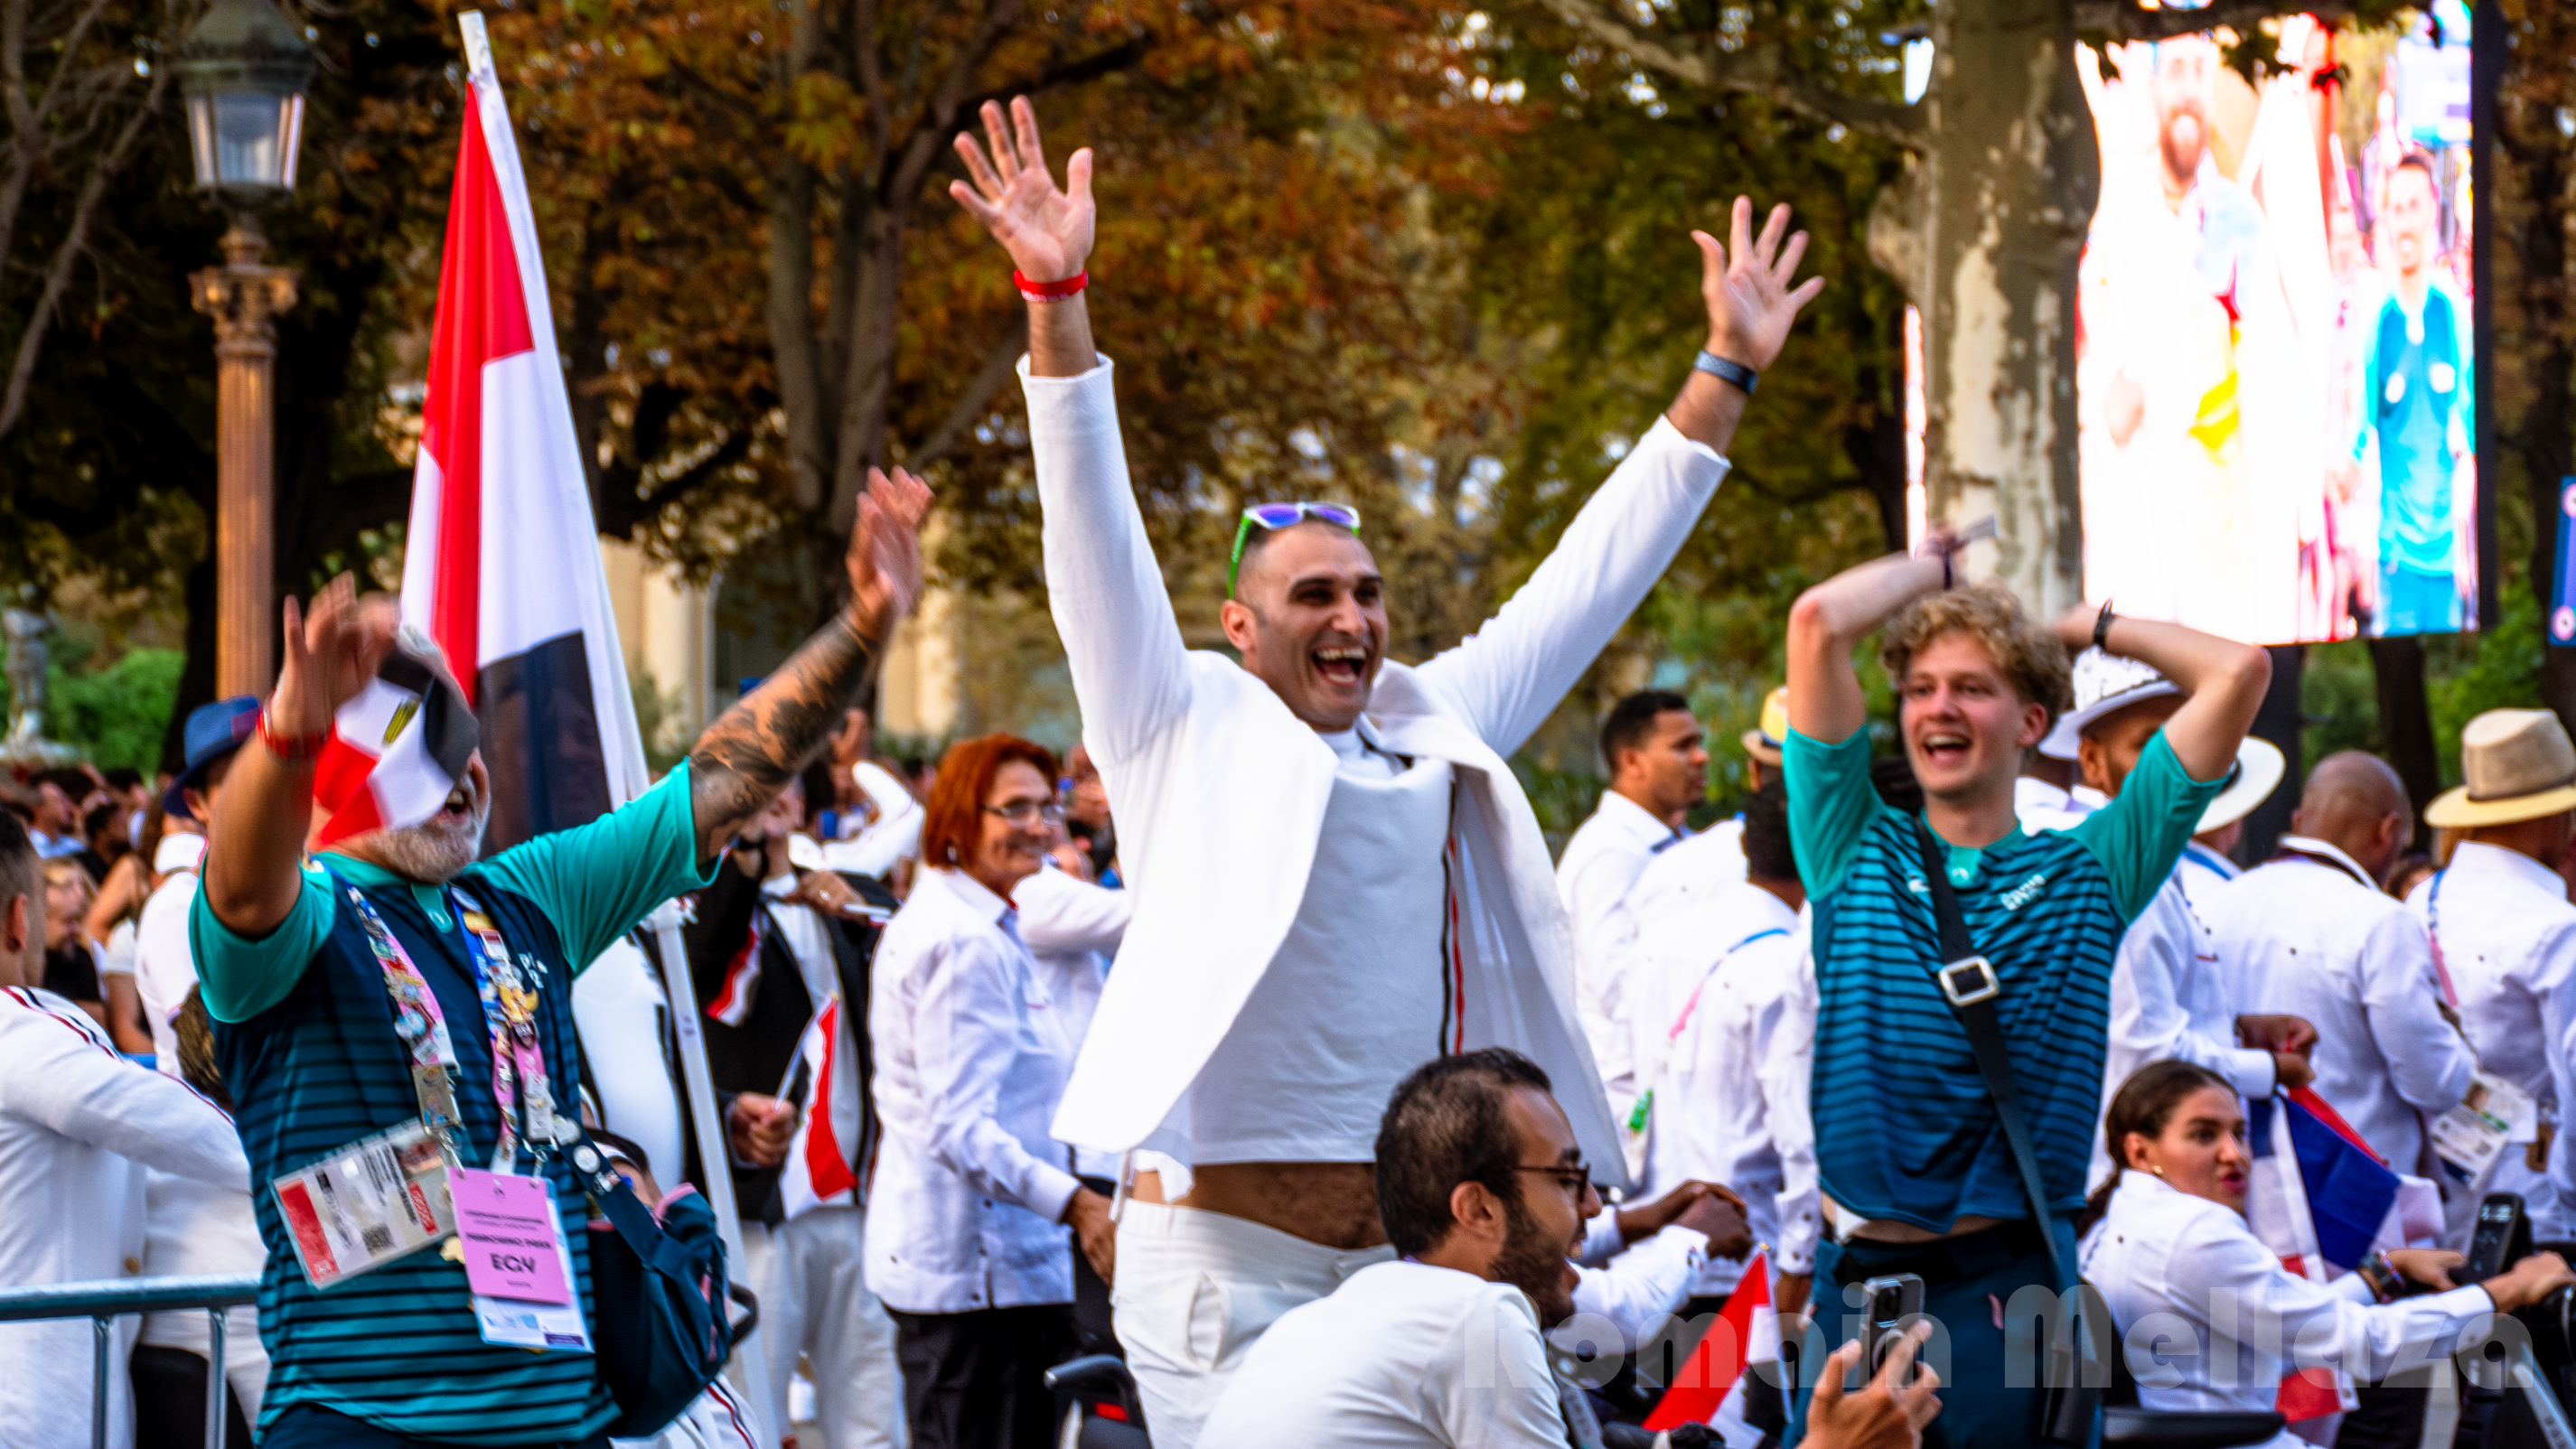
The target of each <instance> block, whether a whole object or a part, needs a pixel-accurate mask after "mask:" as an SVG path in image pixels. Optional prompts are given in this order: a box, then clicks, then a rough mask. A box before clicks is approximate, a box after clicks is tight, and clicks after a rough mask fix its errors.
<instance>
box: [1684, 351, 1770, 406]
mask: <svg viewBox="0 0 2576 1449" xmlns="http://www.w3.org/2000/svg"><path fill="white" fill-rule="evenodd" d="M1691 366H1693V367H1695V368H1698V369H1699V370H1700V371H1702V372H1705V373H1707V374H1708V375H1709V376H1711V377H1714V378H1717V379H1720V380H1721V381H1725V382H1731V383H1734V384H1735V385H1736V386H1737V387H1740V388H1742V389H1744V395H1745V396H1746V397H1751V396H1753V386H1754V384H1756V383H1758V382H1760V381H1761V380H1762V374H1760V373H1758V372H1755V371H1754V370H1753V369H1752V368H1749V367H1747V366H1745V365H1744V364H1743V363H1741V362H1733V361H1730V360H1728V359H1726V358H1723V357H1720V356H1718V355H1717V354H1716V353H1714V352H1708V351H1702V352H1701V353H1700V355H1699V356H1698V358H1696V359H1695V360H1694V361H1692V363H1691Z"/></svg>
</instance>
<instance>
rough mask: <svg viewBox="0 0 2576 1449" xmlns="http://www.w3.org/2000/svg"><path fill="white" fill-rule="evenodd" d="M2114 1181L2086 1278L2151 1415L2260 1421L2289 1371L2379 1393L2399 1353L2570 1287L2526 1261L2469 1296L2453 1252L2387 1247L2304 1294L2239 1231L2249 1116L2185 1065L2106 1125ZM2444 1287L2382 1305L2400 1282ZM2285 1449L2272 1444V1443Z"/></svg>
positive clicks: (2155, 1073) (2098, 1203)
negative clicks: (2327, 1373)
mask: <svg viewBox="0 0 2576 1449" xmlns="http://www.w3.org/2000/svg"><path fill="white" fill-rule="evenodd" d="M2103 1132H2104V1135H2105V1138H2106V1139H2107V1142H2108V1144H2109V1147H2110V1150H2111V1158H2112V1160H2113V1161H2114V1162H2116V1163H2118V1164H2120V1166H2121V1168H2122V1171H2121V1172H2120V1173H2119V1175H2118V1176H2117V1177H2115V1178H2114V1179H2113V1180H2112V1181H2111V1182H2110V1183H2108V1184H2106V1185H2105V1186H2104V1187H2103V1189H2102V1190H2101V1191H2100V1192H2097V1193H2096V1194H2095V1195H2094V1199H2093V1210H2094V1211H2096V1212H2099V1213H2100V1215H2101V1221H2100V1222H2099V1223H2098V1224H2097V1225H2096V1226H2095V1227H2094V1228H2093V1229H2092V1231H2091V1232H2089V1233H2088V1234H2087V1235H2086V1236H2085V1238H2084V1248H2083V1264H2084V1266H2083V1274H2084V1278H2085V1280H2086V1281H2087V1282H2089V1283H2091V1284H2092V1285H2093V1286H2095V1287H2096V1288H2099V1289H2100V1290H2101V1291H2102V1296H2103V1299H2104V1300H2105V1301H2106V1302H2107V1303H2108V1305H2109V1306H2110V1309H2111V1317H2112V1319H2113V1321H2114V1322H2116V1323H2117V1324H2118V1325H2119V1328H2120V1340H2121V1348H2122V1351H2123V1352H2125V1353H2126V1354H2127V1355H2128V1358H2129V1367H2130V1370H2131V1371H2132V1372H2134V1373H2135V1374H2136V1375H2137V1377H2138V1399H2139V1402H2140V1404H2141V1405H2142V1406H2144V1407H2146V1408H2149V1409H2192V1410H2219V1409H2236V1410H2256V1411H2268V1410H2270V1409H2271V1408H2272V1407H2273V1400H2274V1398H2275V1397H2276V1396H2277V1395H2278V1392H2279V1389H2280V1384H2281V1379H2282V1376H2283V1375H2285V1374H2287V1373H2289V1372H2290V1371H2291V1370H2292V1369H2294V1368H2310V1367H2326V1368H2333V1369H2340V1370H2342V1371H2343V1372H2345V1373H2348V1374H2351V1375H2352V1376H2353V1377H2355V1378H2358V1379H2364V1380H2376V1379H2380V1378H2383V1377H2385V1376H2386V1375H2387V1374H2388V1373H2390V1372H2391V1371H2392V1370H2393V1369H2394V1368H2396V1367H2398V1366H2399V1365H2398V1364H2397V1362H2396V1360H2397V1359H2398V1357H2399V1351H2400V1350H2401V1349H2403V1348H2405V1347H2406V1346H2407V1345H2410V1344H2415V1345H2422V1344H2426V1343H2430V1344H2431V1345H2433V1347H2432V1350H2431V1351H2432V1352H2434V1353H2443V1354H2447V1353H2449V1352H2451V1351H2452V1350H2453V1349H2454V1348H2455V1347H2457V1345H2458V1341H2459V1337H2460V1333H2461V1331H2462V1330H2463V1329H2467V1328H2469V1327H2470V1326H2471V1325H2472V1324H2474V1323H2475V1322H2476V1321H2477V1320H2479V1319H2481V1318H2484V1317H2486V1316H2487V1315H2488V1314H2490V1313H2495V1312H2511V1311H2512V1310H2514V1309H2516V1308H2519V1307H2521V1306H2522V1305H2524V1304H2526V1303H2531V1302H2534V1301H2536V1300H2538V1299H2540V1298H2542V1297H2543V1296H2545V1295H2547V1294H2548V1293H2549V1292H2550V1290H2552V1289H2555V1288H2558V1287H2562V1286H2564V1285H2567V1284H2570V1283H2576V1274H2570V1273H2569V1272H2568V1270H2567V1265H2566V1264H2565V1263H2564V1262H2562V1261H2560V1260H2559V1257H2558V1255H2557V1254H2555V1253H2535V1254H2533V1255H2531V1256H2530V1257H2528V1258H2525V1259H2523V1260H2522V1261H2521V1262H2519V1263H2516V1264H2514V1265H2513V1267H2512V1268H2510V1269H2509V1270H2507V1271H2505V1272H2503V1273H2500V1274H2498V1275H2496V1276H2495V1277H2493V1278H2490V1279H2488V1280H2487V1281H2486V1282H2484V1283H2482V1284H2479V1285H2478V1286H2476V1287H2471V1288H2454V1287H2452V1286H2451V1279H2450V1271H2449V1270H2450V1269H2452V1268H2453V1267H2456V1266H2458V1264H2459V1262H2460V1255H2459V1254H2457V1253H2450V1252H2442V1251H2437V1250H2431V1249H2410V1248H2400V1249H2394V1250H2391V1251H2390V1252H2388V1253H2386V1254H2384V1255H2374V1256H2373V1258H2372V1261H2371V1262H2369V1263H2367V1264H2364V1265H2363V1267H2362V1270H2361V1271H2360V1272H2356V1273H2351V1274H2347V1275H2345V1276H2344V1277H2342V1278H2339V1279H2336V1280H2335V1281H2334V1282H2331V1283H2324V1284H2319V1283H2313V1282H2310V1281H2309V1280H2308V1279H2306V1278H2302V1277H2300V1276H2298V1275H2297V1274H2294V1273H2292V1272H2290V1271H2289V1270H2288V1269H2287V1268H2284V1267H2282V1266H2281V1260H2280V1258H2279V1257H2278V1256H2277V1255H2275V1254H2274V1253H2273V1252H2272V1250H2271V1249H2269V1248H2266V1247H2265V1246H2263V1244H2262V1242H2261V1240H2259V1239H2257V1238H2256V1237H2255V1236H2254V1233H2253V1230H2252V1229H2251V1228H2249V1227H2247V1226H2246V1223H2245V1180H2246V1174H2247V1171H2248V1169H2249V1168H2250V1166H2251V1158H2250V1156H2249V1154H2248V1152H2247V1150H2246V1146H2245V1113H2244V1109H2243V1107H2242V1106H2241V1105H2240V1104H2239V1101H2238V1098H2237V1095H2236V1089H2235V1087H2233V1086H2232V1085H2230V1084H2229V1083H2228V1082H2227V1081H2226V1080H2225V1079H2224V1078H2222V1077H2220V1076H2218V1075H2217V1074H2216V1073H2214V1072H2211V1071H2209V1070H2207V1069H2206V1068H2203V1067H2197V1066H2193V1065H2192V1064H2190V1063H2188V1062H2179V1061H2162V1062H2153V1063H2150V1064H2148V1065H2147V1066H2144V1067H2141V1068H2139V1069H2138V1071H2137V1072H2136V1073H2135V1074H2133V1075H2132V1076H2131V1077H2130V1078H2129V1080H2128V1081H2127V1082H2126V1083H2124V1084H2122V1086H2121V1088H2120V1090H2119V1093H2118V1094H2117V1095H2116V1096H2114V1097H2113V1098H2112V1099H2111V1109H2110V1112H2109V1113H2108V1114H2107V1116H2106V1119H2105V1121H2104V1123H2103ZM2401 1278H2402V1279H2406V1280H2411V1281H2412V1282H2415V1283H2420V1284H2423V1285H2426V1286H2428V1287H2431V1288H2435V1289H2439V1290H2442V1291H2440V1292H2436V1293H2432V1294H2428V1295H2425V1296H2421V1297H2410V1298H2397V1299H2394V1300H2393V1301H2383V1300H2385V1299H2386V1298H2387V1295H2388V1294H2389V1293H2390V1292H2392V1291H2394V1290H2396V1289H2398V1287H2399V1286H2400V1285H2399V1280H2400V1279H2401ZM2272 1442H2273V1443H2274V1444H2275V1445H2277V1446H2295V1445H2297V1444H2298V1443H2299V1441H2298V1440H2297V1439H2296V1438H2295V1437H2293V1436H2292V1435H2290V1434H2288V1433H2287V1432H2284V1433H2283V1434H2281V1435H2280V1436H2279V1437H2278V1438H2277V1439H2275V1440H2274V1441H2272Z"/></svg>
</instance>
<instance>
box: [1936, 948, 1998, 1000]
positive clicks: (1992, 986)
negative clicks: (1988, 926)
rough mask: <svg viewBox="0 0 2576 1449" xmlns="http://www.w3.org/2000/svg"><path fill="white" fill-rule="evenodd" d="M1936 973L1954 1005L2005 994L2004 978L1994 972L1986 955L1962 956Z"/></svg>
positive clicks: (1942, 987) (1992, 998) (1937, 978)
mask: <svg viewBox="0 0 2576 1449" xmlns="http://www.w3.org/2000/svg"><path fill="white" fill-rule="evenodd" d="M1933 975H1934V978H1935V979H1936V980H1938V981H1939V982H1940V983H1941V994H1942V995H1943V996H1946V997H1948V998H1950V1004H1951V1005H1952V1006H1974V1005H1976V1004H1977V1003H1978V1002H1980V1001H1992V1000H1994V999H1995V998H1996V997H1998V996H2001V995H2003V991H2004V988H2003V982H2002V981H2000V980H1998V979H1997V978H1996V976H1995V968H1994V963H1993V962H1991V961H1988V960H1987V959H1986V958H1985V957H1983V956H1968V957H1963V958H1961V959H1960V960H1957V961H1953V962H1951V963H1950V964H1948V965H1946V966H1944V967H1942V968H1941V969H1940V970H1939V971H1937V972H1934V973H1933Z"/></svg>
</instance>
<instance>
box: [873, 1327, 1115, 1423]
mask: <svg viewBox="0 0 2576 1449" xmlns="http://www.w3.org/2000/svg"><path fill="white" fill-rule="evenodd" d="M888 1311H889V1312H891V1313H892V1314H893V1315H894V1358H895V1364H896V1366H897V1367H899V1368H901V1369H902V1370H903V1412H904V1418H905V1419H906V1420H908V1421H909V1422H910V1423H911V1425H912V1443H913V1449H1048V1446H1050V1445H1052V1444H1054V1443H1055V1438H1056V1422H1057V1407H1056V1402H1055V1395H1054V1394H1052V1393H1050V1392H1049V1391H1048V1390H1047V1386H1046V1371H1047V1370H1048V1369H1051V1368H1053V1367H1055V1366H1056V1365H1057V1364H1060V1363H1062V1362H1064V1361H1065V1360H1066V1359H1068V1358H1070V1357H1072V1356H1073V1352H1074V1339H1073V1310H1072V1309H1071V1308H1070V1307H1068V1306H1067V1305H1065V1304H1062V1303H1049V1304H1041V1305H1038V1306H1036V1307H1030V1308H985V1309H980V1310H978V1311H976V1312H972V1313H905V1312H903V1311H901V1310H899V1309H890V1310H888Z"/></svg>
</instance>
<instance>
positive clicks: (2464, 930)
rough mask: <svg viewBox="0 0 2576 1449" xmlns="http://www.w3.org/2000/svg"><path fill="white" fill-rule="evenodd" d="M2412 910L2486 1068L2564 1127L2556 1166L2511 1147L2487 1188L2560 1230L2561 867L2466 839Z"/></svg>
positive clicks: (2572, 921) (2564, 996) (2569, 1081)
mask: <svg viewBox="0 0 2576 1449" xmlns="http://www.w3.org/2000/svg"><path fill="white" fill-rule="evenodd" d="M2406 908H2407V910H2408V911H2409V912H2411V913H2412V914H2413V915H2414V917H2415V919H2416V920H2418V921H2422V922H2426V923H2427V924H2428V926H2430V927H2432V928H2433V929H2431V930H2430V931H2429V934H2430V935H2431V937H2432V939H2433V941H2434V943H2435V944H2436V945H2438V946H2439V947H2440V949H2441V962H2442V965H2443V967H2444V968H2445V969H2446V970H2448V971H2449V973H2450V977H2451V986H2452V988H2453V989H2454V990H2456V991H2458V992H2459V994H2460V1028H2461V1030H2463V1031H2465V1032H2466V1033H2467V1034H2468V1038H2469V1045H2470V1046H2471V1047H2472V1048H2474V1049H2475V1050H2476V1052H2477V1055H2478V1063H2479V1065H2480V1066H2481V1067H2483V1068H2484V1069H2485V1070H2487V1071H2490V1072H2493V1073H2495V1074H2496V1075H2497V1076H2500V1077H2503V1078H2504V1079H2505V1080H2506V1081H2509V1082H2511V1083H2513V1084H2514V1085H2515V1086H2517V1087H2520V1088H2521V1089H2522V1090H2524V1091H2525V1092H2528V1093H2530V1094H2531V1099H2532V1100H2533V1101H2534V1102H2536V1103H2538V1104H2539V1107H2540V1120H2541V1121H2544V1122H2557V1123H2559V1124H2560V1126H2559V1131H2558V1133H2557V1135H2556V1139H2555V1140H2554V1141H2553V1142H2552V1144H2551V1145H2550V1149H2549V1157H2548V1166H2547V1167H2546V1169H2544V1170H2541V1171H2534V1170H2532V1168H2531V1166H2530V1164H2529V1162H2528V1161H2527V1160H2526V1157H2525V1149H2524V1148H2523V1147H2522V1146H2521V1145H2519V1144H2517V1145H2515V1146H2513V1147H2510V1148H2508V1149H2506V1151H2505V1154H2504V1156H2503V1157H2502V1158H2501V1159H2499V1160H2498V1161H2497V1163H2496V1176H2495V1180H2494V1182H2493V1184H2492V1185H2491V1186H2490V1187H2489V1188H2488V1189H2487V1190H2489V1191H2494V1192H2518V1193H2521V1194H2522V1196H2523V1205H2524V1208H2525V1210H2526V1211H2527V1212H2528V1213H2529V1214H2530V1216H2531V1219H2532V1231H2533V1234H2534V1236H2536V1237H2540V1238H2543V1239H2548V1238H2563V1237H2565V1236H2566V1235H2567V1226H2568V1224H2569V1223H2570V1222H2571V1221H2576V1153H2571V1147H2570V1141H2569V1135H2568V1133H2567V1130H2566V1126H2565V1120H2564V1119H2565V1114H2566V1112H2567V1109H2568V1107H2569V1105H2570V1104H2576V1078H2571V1076H2570V1071H2571V1068H2576V1063H2571V1061H2570V1059H2569V1055H2568V1054H2569V1053H2570V1052H2571V1051H2576V1039H2571V1034H2572V1033H2576V905H2570V904H2568V901H2567V884H2566V882H2565V881H2564V880H2563V879H2562V878H2561V877H2560V876H2559V874H2558V872H2556V871H2554V870H2551V869H2550V868H2549V867H2547V866H2545V865H2542V864H2541V863H2540V862H2538V861H2536V860H2533V859H2532V858H2531V857H2529V856H2527V855H2523V854H2520V853H2518V852H2515V851H2511V850H2506V849H2504V848H2503V847H2502V846H2496V845H2487V844H2483V843H2481V842H2479V841H2474V840H2471V841H2463V842H2462V843H2461V844H2460V846H2459V848H2458V849H2456V850H2454V851H2453V852H2452V854H2451V864H2450V868H2449V869H2447V870H2445V871H2443V872H2442V873H2441V874H2440V875H2438V876H2436V877H2434V878H2433V879H2432V880H2429V881H2426V882H2425V883H2424V884H2422V885H2419V886H2417V887H2416V888H2415V893H2414V894H2413V895H2411V896H2409V897H2407V900H2406Z"/></svg>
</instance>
